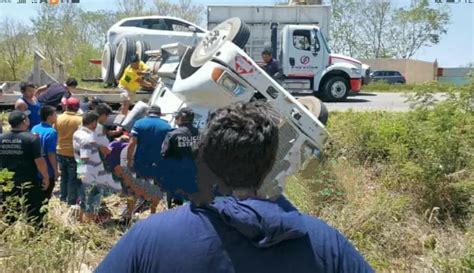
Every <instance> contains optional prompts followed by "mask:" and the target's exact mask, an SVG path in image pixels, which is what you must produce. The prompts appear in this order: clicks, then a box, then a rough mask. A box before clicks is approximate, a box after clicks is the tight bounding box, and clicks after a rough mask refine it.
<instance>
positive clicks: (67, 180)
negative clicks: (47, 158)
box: [58, 155, 81, 205]
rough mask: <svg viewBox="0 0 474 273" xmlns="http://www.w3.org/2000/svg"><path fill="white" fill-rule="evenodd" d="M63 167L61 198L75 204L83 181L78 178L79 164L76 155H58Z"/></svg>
mask: <svg viewBox="0 0 474 273" xmlns="http://www.w3.org/2000/svg"><path fill="white" fill-rule="evenodd" d="M58 162H59V166H60V168H61V184H60V185H59V186H60V199H61V201H63V202H67V204H68V205H75V204H76V203H77V198H78V197H79V188H80V187H81V182H80V181H79V179H77V164H76V160H75V159H74V157H70V156H64V155H58Z"/></svg>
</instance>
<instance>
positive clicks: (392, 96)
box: [325, 92, 443, 112]
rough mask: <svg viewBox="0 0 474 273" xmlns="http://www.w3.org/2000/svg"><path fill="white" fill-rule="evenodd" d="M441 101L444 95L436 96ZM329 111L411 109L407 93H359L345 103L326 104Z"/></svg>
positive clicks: (396, 110) (395, 110) (400, 110)
mask: <svg viewBox="0 0 474 273" xmlns="http://www.w3.org/2000/svg"><path fill="white" fill-rule="evenodd" d="M435 97H436V98H437V99H438V100H439V99H442V98H443V94H436V95H435ZM325 104H326V106H327V108H328V109H329V111H346V110H349V109H352V110H353V111H393V112H404V111H408V110H409V109H410V103H408V102H406V94H405V93H372V92H371V93H364V92H362V93H359V94H355V95H351V96H349V97H348V98H347V101H345V102H326V103H325Z"/></svg>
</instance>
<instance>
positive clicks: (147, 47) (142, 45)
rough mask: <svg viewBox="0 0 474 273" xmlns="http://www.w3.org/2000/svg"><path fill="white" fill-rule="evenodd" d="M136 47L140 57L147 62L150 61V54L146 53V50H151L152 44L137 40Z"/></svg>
mask: <svg viewBox="0 0 474 273" xmlns="http://www.w3.org/2000/svg"><path fill="white" fill-rule="evenodd" d="M135 48H136V49H137V55H138V58H140V60H141V61H143V62H144V63H146V61H148V58H149V56H148V55H146V54H145V52H146V51H148V50H150V44H149V43H147V42H144V41H137V42H136V43H135Z"/></svg>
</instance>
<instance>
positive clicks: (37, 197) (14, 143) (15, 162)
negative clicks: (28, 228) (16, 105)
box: [0, 110, 49, 222]
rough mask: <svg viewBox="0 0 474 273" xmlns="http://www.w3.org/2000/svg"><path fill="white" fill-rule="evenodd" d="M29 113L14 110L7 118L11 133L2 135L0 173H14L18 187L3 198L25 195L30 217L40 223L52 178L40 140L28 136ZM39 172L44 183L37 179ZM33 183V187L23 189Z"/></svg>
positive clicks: (29, 134)
mask: <svg viewBox="0 0 474 273" xmlns="http://www.w3.org/2000/svg"><path fill="white" fill-rule="evenodd" d="M28 114H29V112H28V111H25V112H22V111H18V110H15V111H13V112H11V113H10V115H9V116H8V123H9V124H10V126H11V128H12V129H11V132H9V133H6V134H2V135H0V169H3V168H6V169H8V170H9V171H11V172H14V175H13V179H12V180H13V182H15V186H14V188H13V190H12V191H10V192H3V197H8V196H20V195H21V194H24V195H25V198H26V206H27V214H28V216H29V217H32V218H35V220H36V221H37V222H40V221H41V220H42V218H43V215H44V213H43V212H41V211H40V208H41V206H42V203H43V200H44V193H43V191H44V190H46V189H47V188H48V184H49V175H48V168H47V166H46V162H45V161H44V158H43V157H42V155H41V143H40V140H39V138H38V137H36V136H35V135H33V134H32V133H30V132H28V128H29V126H30V120H29V118H28ZM38 172H39V173H40V174H41V176H42V179H41V180H40V179H39V177H38ZM26 182H30V183H31V186H30V187H27V188H24V189H22V188H21V186H22V185H23V184H24V183H26Z"/></svg>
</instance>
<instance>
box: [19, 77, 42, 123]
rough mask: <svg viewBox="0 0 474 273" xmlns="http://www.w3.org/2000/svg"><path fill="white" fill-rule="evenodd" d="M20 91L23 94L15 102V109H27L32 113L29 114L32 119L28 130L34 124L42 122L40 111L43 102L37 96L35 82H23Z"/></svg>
mask: <svg viewBox="0 0 474 273" xmlns="http://www.w3.org/2000/svg"><path fill="white" fill-rule="evenodd" d="M20 91H21V95H22V96H21V98H19V99H18V100H17V101H16V102H15V110H19V111H22V112H24V111H26V110H28V111H30V114H29V115H28V116H29V117H28V118H29V120H30V127H29V128H28V130H31V128H33V126H35V125H36V124H39V123H41V118H40V113H39V111H40V108H41V103H40V102H39V101H38V99H36V97H35V94H36V86H35V85H34V84H32V83H29V82H22V83H21V84H20Z"/></svg>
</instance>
